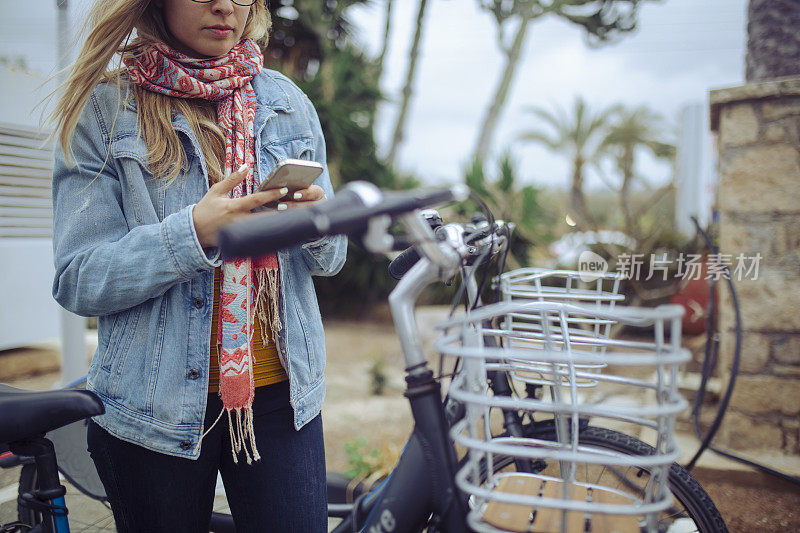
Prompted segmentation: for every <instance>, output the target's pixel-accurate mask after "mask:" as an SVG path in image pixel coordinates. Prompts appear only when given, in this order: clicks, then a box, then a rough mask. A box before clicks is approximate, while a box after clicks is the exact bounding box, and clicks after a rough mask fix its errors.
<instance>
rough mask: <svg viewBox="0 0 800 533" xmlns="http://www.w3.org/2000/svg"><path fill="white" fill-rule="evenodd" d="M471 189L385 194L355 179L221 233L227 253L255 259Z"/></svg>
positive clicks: (360, 230)
mask: <svg viewBox="0 0 800 533" xmlns="http://www.w3.org/2000/svg"><path fill="white" fill-rule="evenodd" d="M465 197H466V188H465V187H464V186H461V185H456V186H453V187H450V188H446V189H432V190H420V189H415V190H413V191H408V192H391V193H386V194H384V193H382V192H381V191H380V189H378V188H377V187H375V186H374V185H372V184H371V183H367V182H360V181H358V182H352V183H350V184H348V185H347V186H346V187H344V188H343V189H342V190H340V191H339V192H338V193H337V194H336V196H335V197H334V198H332V199H330V200H327V201H325V202H320V203H318V204H314V205H310V206H308V207H304V208H298V209H293V210H291V211H287V212H285V213H277V212H270V213H263V214H258V215H254V216H252V217H248V218H247V219H246V220H242V221H239V222H234V223H233V224H230V225H228V226H225V227H224V228H222V229H220V232H219V246H220V250H221V252H222V255H223V257H225V258H231V257H253V256H260V255H265V254H268V253H270V252H274V251H277V250H281V249H283V248H289V247H291V246H294V245H296V244H299V243H302V242H307V241H312V240H315V239H319V238H322V237H325V236H328V235H339V234H346V235H349V236H360V235H362V234H364V233H365V232H366V230H367V224H368V222H369V220H370V219H372V218H374V217H378V216H382V215H388V216H395V215H400V214H403V213H407V212H410V211H414V210H415V209H421V208H424V207H428V206H432V205H437V204H442V203H447V202H451V201H457V200H462V199H464V198H465Z"/></svg>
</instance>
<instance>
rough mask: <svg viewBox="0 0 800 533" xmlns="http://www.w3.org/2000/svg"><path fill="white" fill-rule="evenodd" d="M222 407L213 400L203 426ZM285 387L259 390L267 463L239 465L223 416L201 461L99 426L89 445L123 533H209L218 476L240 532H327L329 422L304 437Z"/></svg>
mask: <svg viewBox="0 0 800 533" xmlns="http://www.w3.org/2000/svg"><path fill="white" fill-rule="evenodd" d="M221 408H222V402H221V400H220V399H219V397H218V396H217V395H216V394H211V395H209V396H208V407H207V409H206V416H205V424H204V427H206V428H208V427H210V426H211V424H213V423H214V420H215V419H216V417H217V416H218V415H219V413H220V409H221ZM293 419H294V414H293V410H292V408H291V407H290V406H289V384H288V382H286V381H284V382H282V383H276V384H274V385H268V386H266V387H258V388H257V389H256V394H255V401H254V402H253V422H254V423H253V426H254V431H255V436H256V446H257V448H258V451H259V453H260V454H261V460H260V461H258V462H253V463H252V464H250V465H248V464H247V461H246V460H245V458H244V454H241V453H240V455H239V462H238V464H234V462H233V457H232V455H231V443H230V437H229V435H228V417H227V416H225V415H223V416H222V418H221V419H220V420H219V422H218V423H217V425H216V426H214V428H213V429H212V430H211V432H209V434H208V435H206V436H205V438H204V439H203V444H202V449H201V453H200V457H199V459H197V460H191V459H184V458H181V457H175V456H171V455H165V454H160V453H157V452H153V451H150V450H147V449H145V448H142V447H140V446H137V445H135V444H132V443H129V442H126V441H123V440H120V439H117V438H116V437H114V436H112V435H111V434H109V433H108V432H107V431H106V430H104V429H103V428H101V427H100V426H99V425H97V424H96V423H94V422H91V423H90V424H89V430H88V437H87V439H88V445H89V451H90V452H91V455H92V459H93V460H94V462H95V465H96V466H97V471H98V473H99V474H100V479H101V480H102V481H103V485H104V486H105V489H106V492H107V494H108V498H109V501H110V503H111V507H112V509H113V511H114V520H115V521H116V525H117V529H118V530H119V531H120V532H128V531H130V532H141V531H148V532H155V531H164V532H170V533H174V532H195V531H197V532H201V531H202V532H207V531H208V527H209V521H210V518H211V510H212V506H213V501H214V486H215V484H216V479H217V470H219V471H220V472H221V473H222V481H223V483H224V484H225V492H226V494H227V497H228V503H229V505H230V508H231V513H232V514H233V518H234V521H235V523H236V531H237V532H245V531H259V532H263V531H269V532H282V531H286V532H301V533H308V532H317V531H327V491H326V484H325V450H324V445H323V440H322V415H317V416H316V417H315V418H314V419H313V420H311V421H310V422H309V423H308V424H306V425H305V426H303V427H302V428H301V429H300V430H299V431H298V430H295V429H294V424H293Z"/></svg>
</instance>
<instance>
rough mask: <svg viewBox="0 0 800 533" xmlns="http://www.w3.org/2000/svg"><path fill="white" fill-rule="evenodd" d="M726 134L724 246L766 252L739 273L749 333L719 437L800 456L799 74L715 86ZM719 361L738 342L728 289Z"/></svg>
mask: <svg viewBox="0 0 800 533" xmlns="http://www.w3.org/2000/svg"><path fill="white" fill-rule="evenodd" d="M711 127H712V129H713V130H714V131H716V132H717V133H718V154H719V174H720V181H719V185H718V189H717V208H718V209H719V211H720V226H719V237H720V240H719V245H720V251H721V253H723V254H730V255H732V256H733V258H736V257H737V256H738V255H739V254H744V256H745V257H755V256H756V254H760V255H761V260H760V262H759V269H758V276H757V278H756V279H753V277H754V276H753V274H752V273H751V274H750V276H742V279H737V276H733V280H734V287H735V289H736V293H737V296H738V300H739V306H740V311H741V318H742V326H743V337H742V341H743V342H742V357H741V363H740V371H739V378H738V380H737V382H736V387H735V389H734V395H733V398H732V400H731V405H730V408H729V410H728V413H727V414H726V416H725V419H724V422H723V424H722V428H721V431H720V433H719V436H718V437H717V439H715V442H716V443H718V444H720V445H723V446H726V447H729V448H734V449H753V448H766V449H771V450H773V451H781V452H783V453H788V454H793V455H800V77H790V78H776V79H773V80H767V81H764V82H761V83H753V84H748V85H745V86H742V87H734V88H730V89H720V90H716V91H712V92H711ZM719 286H720V288H721V293H720V296H721V298H720V323H719V329H720V335H721V338H720V362H721V368H722V373H723V376H724V377H727V376H729V373H730V366H731V362H732V359H733V354H734V345H735V329H734V325H735V316H734V308H733V305H732V302H731V295H730V292H729V291H728V288H727V286H726V284H725V283H721V284H720V285H719Z"/></svg>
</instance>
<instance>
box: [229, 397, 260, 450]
mask: <svg viewBox="0 0 800 533" xmlns="http://www.w3.org/2000/svg"><path fill="white" fill-rule="evenodd" d="M227 411H228V433H229V434H230V438H231V454H232V455H233V462H234V464H238V463H239V457H238V455H239V452H241V451H242V450H244V456H245V458H246V459H247V464H252V463H253V461H260V460H261V455H260V454H259V453H258V448H256V436H255V433H254V432H253V408H252V407H237V408H236V409H227ZM233 413H235V415H234V416H232V414H233ZM234 418H235V419H236V420H235V423H234V420H233V419H234ZM248 440H249V441H250V450H251V451H252V454H253V456H252V457H250V452H248V451H247V442H246V441H248Z"/></svg>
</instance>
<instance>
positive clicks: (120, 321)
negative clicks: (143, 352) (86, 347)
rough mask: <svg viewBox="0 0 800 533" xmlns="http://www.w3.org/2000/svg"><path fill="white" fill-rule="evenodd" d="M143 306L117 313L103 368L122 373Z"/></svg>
mask: <svg viewBox="0 0 800 533" xmlns="http://www.w3.org/2000/svg"><path fill="white" fill-rule="evenodd" d="M140 314H141V306H137V307H134V308H133V309H128V310H127V311H122V312H121V313H117V314H116V316H115V317H114V321H113V323H112V325H111V334H110V337H109V339H108V345H107V346H106V350H105V353H104V354H103V359H102V365H101V367H100V368H101V369H102V370H104V371H105V372H107V373H109V374H111V373H113V374H117V375H118V374H120V373H121V372H122V367H123V366H124V363H125V357H126V355H127V353H128V349H129V348H130V344H131V340H132V339H133V336H134V333H135V332H136V325H137V324H138V322H139V315H140Z"/></svg>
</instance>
